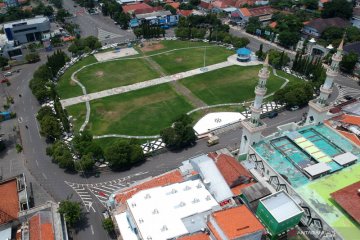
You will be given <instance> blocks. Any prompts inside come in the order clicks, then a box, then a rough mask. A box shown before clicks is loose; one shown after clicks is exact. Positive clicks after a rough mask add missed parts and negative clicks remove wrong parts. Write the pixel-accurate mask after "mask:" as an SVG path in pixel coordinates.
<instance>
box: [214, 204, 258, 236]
mask: <svg viewBox="0 0 360 240" xmlns="http://www.w3.org/2000/svg"><path fill="white" fill-rule="evenodd" d="M208 227H209V229H210V236H211V238H212V239H215V240H241V239H253V240H260V239H262V236H263V235H264V234H265V228H264V227H263V225H262V224H261V223H260V221H259V220H258V219H257V218H256V217H255V216H254V214H253V213H252V212H251V211H250V210H249V209H248V208H247V207H246V206H245V205H242V206H237V207H233V208H228V209H224V210H220V211H216V212H214V213H212V214H211V215H210V216H209V221H208Z"/></svg>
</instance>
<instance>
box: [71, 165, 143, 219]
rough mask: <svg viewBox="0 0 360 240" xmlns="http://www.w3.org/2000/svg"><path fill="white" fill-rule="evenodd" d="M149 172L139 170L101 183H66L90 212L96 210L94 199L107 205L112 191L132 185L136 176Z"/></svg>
mask: <svg viewBox="0 0 360 240" xmlns="http://www.w3.org/2000/svg"><path fill="white" fill-rule="evenodd" d="M147 173H148V172H139V173H136V174H133V175H130V176H126V177H123V178H119V179H115V180H110V181H107V182H101V183H71V182H67V181H65V183H66V184H67V185H68V186H69V187H71V188H72V189H73V190H74V191H75V192H76V193H77V195H79V197H80V199H81V201H82V203H83V205H84V206H85V208H86V210H87V211H88V212H90V211H94V212H95V209H94V207H93V206H92V205H93V202H94V201H96V200H97V201H98V202H100V203H101V204H102V205H103V206H106V202H107V201H108V199H109V197H110V195H111V194H112V193H114V192H116V191H118V190H120V189H122V188H126V187H128V186H130V185H132V184H133V183H135V181H134V180H133V179H134V178H135V177H138V176H141V175H145V174H147Z"/></svg>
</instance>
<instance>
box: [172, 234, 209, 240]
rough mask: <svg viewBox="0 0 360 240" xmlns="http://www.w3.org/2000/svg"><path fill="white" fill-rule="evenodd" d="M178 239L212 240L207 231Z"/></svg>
mask: <svg viewBox="0 0 360 240" xmlns="http://www.w3.org/2000/svg"><path fill="white" fill-rule="evenodd" d="M176 240H210V238H209V235H207V234H205V233H196V234H193V235H188V236H183V237H179V238H177V239H176Z"/></svg>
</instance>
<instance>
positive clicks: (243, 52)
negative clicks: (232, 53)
mask: <svg viewBox="0 0 360 240" xmlns="http://www.w3.org/2000/svg"><path fill="white" fill-rule="evenodd" d="M236 54H237V60H238V61H239V62H249V61H250V59H251V56H250V55H251V51H250V50H249V49H247V48H239V49H238V50H237V51H236Z"/></svg>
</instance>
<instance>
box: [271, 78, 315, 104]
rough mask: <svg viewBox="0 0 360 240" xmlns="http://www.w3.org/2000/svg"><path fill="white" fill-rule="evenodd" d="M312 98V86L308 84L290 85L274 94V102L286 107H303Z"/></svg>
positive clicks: (297, 83)
mask: <svg viewBox="0 0 360 240" xmlns="http://www.w3.org/2000/svg"><path fill="white" fill-rule="evenodd" d="M312 97H313V86H312V85H311V84H310V83H308V82H296V83H290V84H288V85H287V86H286V87H284V88H282V89H280V90H278V91H276V92H275V94H274V101H275V102H279V103H282V104H286V106H287V107H293V106H300V107H302V106H305V105H306V104H307V103H308V102H309V101H310V100H311V99H312Z"/></svg>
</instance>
